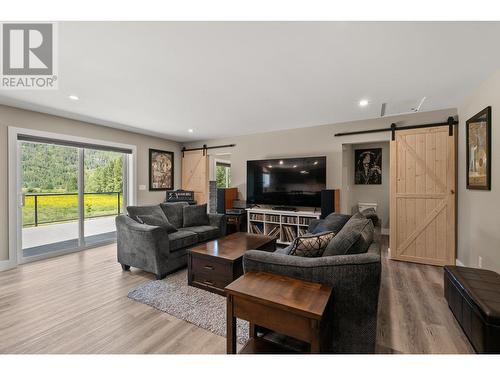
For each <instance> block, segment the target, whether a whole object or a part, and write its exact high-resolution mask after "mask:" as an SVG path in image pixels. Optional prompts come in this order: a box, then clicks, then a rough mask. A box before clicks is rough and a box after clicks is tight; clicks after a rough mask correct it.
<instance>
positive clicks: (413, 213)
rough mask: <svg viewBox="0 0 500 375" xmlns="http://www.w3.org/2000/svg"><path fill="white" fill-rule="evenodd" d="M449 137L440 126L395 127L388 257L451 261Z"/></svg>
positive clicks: (451, 162)
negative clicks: (396, 128) (398, 129)
mask: <svg viewBox="0 0 500 375" xmlns="http://www.w3.org/2000/svg"><path fill="white" fill-rule="evenodd" d="M453 133H454V134H456V131H455V132H453ZM455 139H456V138H455V135H452V136H450V135H449V129H448V127H446V126H442V127H432V128H421V129H410V130H401V131H396V139H395V140H394V141H392V142H391V218H390V226H391V236H390V249H391V250H390V252H391V258H392V259H397V260H405V261H410V262H417V263H424V264H433V265H445V264H455V184H456V182H455V158H456V141H455Z"/></svg>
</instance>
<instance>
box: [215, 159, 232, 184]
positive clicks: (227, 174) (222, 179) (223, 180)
mask: <svg viewBox="0 0 500 375" xmlns="http://www.w3.org/2000/svg"><path fill="white" fill-rule="evenodd" d="M215 180H216V181H217V187H218V188H228V187H229V186H231V164H229V163H224V162H216V163H215Z"/></svg>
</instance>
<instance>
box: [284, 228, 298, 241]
mask: <svg viewBox="0 0 500 375" xmlns="http://www.w3.org/2000/svg"><path fill="white" fill-rule="evenodd" d="M296 236H297V233H296V232H295V228H294V227H290V226H286V225H283V241H284V242H292V241H293V240H294V239H295V237H296Z"/></svg>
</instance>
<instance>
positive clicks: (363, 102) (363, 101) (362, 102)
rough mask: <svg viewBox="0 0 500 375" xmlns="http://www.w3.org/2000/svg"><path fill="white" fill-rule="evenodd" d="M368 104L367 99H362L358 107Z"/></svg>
mask: <svg viewBox="0 0 500 375" xmlns="http://www.w3.org/2000/svg"><path fill="white" fill-rule="evenodd" d="M367 105H368V100H366V99H362V100H360V101H359V106H360V107H366V106H367Z"/></svg>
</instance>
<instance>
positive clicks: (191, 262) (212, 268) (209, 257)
mask: <svg viewBox="0 0 500 375" xmlns="http://www.w3.org/2000/svg"><path fill="white" fill-rule="evenodd" d="M252 249H255V250H264V251H275V250H276V239H275V238H273V237H270V236H264V235H260V234H250V233H244V232H237V233H233V234H230V235H228V236H226V237H222V238H219V239H217V240H214V241H210V242H207V243H204V244H201V245H198V246H195V247H193V248H192V249H190V250H189V251H188V285H191V286H194V287H197V288H201V289H205V290H208V291H210V292H213V293H217V294H220V295H223V296H225V295H226V294H225V292H224V288H225V287H226V286H227V285H228V284H230V283H231V282H232V281H233V280H235V279H237V278H238V277H240V276H241V275H242V274H243V254H245V252H246V251H248V250H252Z"/></svg>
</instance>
